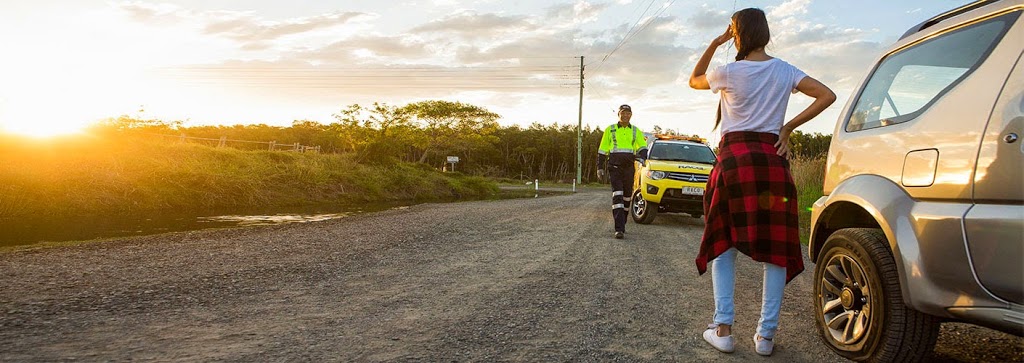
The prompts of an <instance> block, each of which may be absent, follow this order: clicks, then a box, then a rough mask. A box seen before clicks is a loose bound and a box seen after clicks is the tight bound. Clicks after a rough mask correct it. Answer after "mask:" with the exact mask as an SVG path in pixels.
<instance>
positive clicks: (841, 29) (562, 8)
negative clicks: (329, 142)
mask: <svg viewBox="0 0 1024 363" xmlns="http://www.w3.org/2000/svg"><path fill="white" fill-rule="evenodd" d="M968 2H970V1H968V0H901V1H889V0H863V1H837V0H817V1H815V0H751V1H740V0H736V1H686V0H605V1H598V0H591V1H584V0H577V1H558V0H521V1H514V0H479V1H462V0H394V1H391V0H374V1H364V0H349V1H310V0H295V1H287V2H285V1H276V0H169V1H97V0H65V1H58V0H34V1H28V0H15V1H3V2H2V3H0V45H2V47H3V56H2V57H0V80H2V82H0V130H2V131H7V132H14V133H19V134H26V135H51V134H60V133H68V132H74V131H76V130H80V129H81V128H82V127H83V126H84V125H88V124H90V123H92V122H95V121H97V120H100V119H103V118H107V117H116V116H119V115H129V116H133V117H141V118H146V119H160V120H165V121H183V122H184V124H185V125H186V126H196V125H214V124H224V125H234V124H259V123H262V124H268V125H279V126H288V125H291V123H292V121H294V120H311V121H317V122H321V123H325V124H327V123H331V122H334V121H336V120H335V119H334V117H333V115H334V114H338V113H340V111H341V110H342V109H344V108H346V106H348V105H351V104H360V105H363V106H369V105H372V104H373V103H374V102H380V103H386V104H390V105H397V106H401V105H405V104H408V103H412V102H417V101H423V100H448V101H460V102H464V103H470V104H473V105H477V106H481V107H484V108H486V109H488V110H490V111H492V112H495V113H498V114H499V115H501V116H502V118H501V119H500V120H499V121H498V122H499V123H500V124H502V125H522V126H528V125H530V124H532V123H540V124H544V125H551V124H560V125H566V124H570V125H575V124H576V123H577V122H578V117H579V107H580V90H579V83H580V79H579V78H580V58H579V57H580V56H582V57H583V64H584V78H585V79H584V89H583V104H582V114H583V118H582V122H583V124H584V126H585V127H586V126H596V127H603V126H606V125H609V124H611V123H613V122H615V119H616V116H615V112H616V109H617V107H618V105H620V104H623V103H627V104H630V105H631V106H632V109H633V123H634V124H635V125H637V126H639V127H640V128H642V129H644V130H651V129H652V128H653V127H654V126H655V125H657V126H659V127H661V128H663V129H673V130H676V131H677V132H681V133H684V134H697V135H701V136H705V137H709V138H713V137H714V134H713V133H712V130H711V129H712V127H713V125H714V116H715V107H717V105H718V101H717V95H715V94H712V93H711V92H710V91H698V90H693V89H690V88H689V86H688V85H687V80H688V78H689V75H690V72H691V71H692V69H693V66H694V64H695V63H696V61H697V58H698V57H699V56H700V54H701V53H702V52H703V51H704V49H705V48H706V47H707V44H708V43H709V42H710V40H711V39H712V38H714V37H715V36H717V35H718V34H721V32H722V31H724V30H725V28H726V26H727V25H728V23H729V16H730V15H731V14H732V13H733V12H734V11H735V10H740V9H743V8H747V7H757V8H761V9H763V10H765V12H766V14H767V17H768V22H769V26H770V28H771V32H772V41H771V43H770V44H769V46H768V48H767V52H768V53H769V55H772V56H774V57H778V58H780V59H783V60H785V61H787V62H789V63H790V64H793V65H795V66H796V67H798V68H800V69H802V70H804V71H805V72H806V73H807V74H808V75H809V76H811V77H814V78H816V79H818V80H820V81H822V82H823V83H824V84H826V85H827V86H829V87H830V88H832V90H833V91H835V93H836V95H837V96H838V100H837V101H836V102H835V103H834V104H833V105H832V106H831V107H830V108H829V109H827V110H826V111H825V112H824V113H822V114H821V115H820V116H818V117H817V118H816V119H814V120H812V121H811V122H809V123H807V124H805V125H804V126H802V127H801V128H800V129H799V130H801V131H804V132H808V133H813V132H817V133H823V134H830V133H832V131H833V129H834V126H835V123H836V120H837V118H838V116H839V112H840V111H841V110H842V108H843V106H844V105H845V103H846V101H847V100H848V98H849V97H850V93H851V92H852V91H853V88H854V87H856V86H857V85H858V84H859V82H860V81H861V80H862V79H863V77H864V76H865V75H866V72H867V71H868V70H869V68H870V67H871V65H872V64H873V62H874V61H875V60H877V59H878V57H879V56H880V55H881V53H882V51H883V50H884V49H886V48H887V47H888V46H889V45H890V44H892V43H893V42H895V41H896V40H897V39H898V38H899V36H900V35H902V34H903V33H904V32H905V31H906V29H907V28H909V27H910V26H913V25H915V24H918V23H920V22H921V21H923V20H926V19H928V18H930V17H931V16H934V15H936V14H939V13H942V12H944V11H946V10H949V9H952V8H955V7H957V6H960V5H962V4H965V3H968ZM735 54H736V52H735V49H733V48H731V43H730V45H726V46H723V47H721V48H719V49H718V51H717V52H716V55H715V57H714V60H713V61H712V67H714V66H716V65H721V64H723V63H725V62H726V61H729V60H731V58H732V57H734V56H735ZM810 101H811V99H810V98H808V97H802V96H799V95H797V96H794V97H792V99H791V102H790V107H789V113H788V116H789V117H792V116H793V115H796V114H797V113H798V112H799V111H800V110H802V109H803V108H804V107H806V106H807V105H808V104H810Z"/></svg>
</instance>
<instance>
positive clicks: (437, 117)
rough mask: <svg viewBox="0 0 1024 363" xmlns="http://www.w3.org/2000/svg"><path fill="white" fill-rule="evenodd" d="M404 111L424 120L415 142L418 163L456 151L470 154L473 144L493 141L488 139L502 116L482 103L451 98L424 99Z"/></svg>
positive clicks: (464, 154)
mask: <svg viewBox="0 0 1024 363" xmlns="http://www.w3.org/2000/svg"><path fill="white" fill-rule="evenodd" d="M404 109H405V111H407V112H408V113H410V114H412V115H414V116H415V119H416V121H418V122H419V123H421V125H420V126H421V128H420V133H421V136H420V137H418V138H416V144H417V146H418V147H419V149H420V151H421V154H420V157H419V160H418V161H419V162H421V163H425V162H427V160H428V159H429V160H443V158H444V157H445V156H446V155H449V154H452V153H455V154H462V155H460V156H463V157H467V159H468V155H466V153H467V152H468V151H470V150H472V148H473V147H474V146H480V145H481V144H482V143H488V142H492V141H493V139H491V138H489V136H490V135H491V134H493V133H494V131H495V130H496V129H497V128H498V123H497V120H498V119H499V118H501V116H500V115H498V114H496V113H493V112H490V111H488V110H487V109H485V108H483V107H479V106H474V105H470V104H465V103H462V102H450V101H422V102H416V103H411V104H408V105H406V106H405V107H404Z"/></svg>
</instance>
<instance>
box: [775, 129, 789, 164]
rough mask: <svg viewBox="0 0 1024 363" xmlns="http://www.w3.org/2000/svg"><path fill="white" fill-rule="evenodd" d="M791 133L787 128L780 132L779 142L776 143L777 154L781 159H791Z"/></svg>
mask: <svg viewBox="0 0 1024 363" xmlns="http://www.w3.org/2000/svg"><path fill="white" fill-rule="evenodd" d="M789 133H790V131H789V130H787V129H786V128H785V127H783V128H782V130H781V131H779V141H776V142H775V149H776V150H777V151H776V152H775V153H776V154H778V155H779V156H781V157H789Z"/></svg>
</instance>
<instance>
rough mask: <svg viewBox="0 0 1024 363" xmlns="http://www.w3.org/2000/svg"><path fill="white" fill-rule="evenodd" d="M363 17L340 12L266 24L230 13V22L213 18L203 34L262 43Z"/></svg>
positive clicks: (359, 14) (266, 22)
mask: <svg viewBox="0 0 1024 363" xmlns="http://www.w3.org/2000/svg"><path fill="white" fill-rule="evenodd" d="M364 15H366V14H364V13H360V12H338V13H330V14H323V15H317V16H311V17H304V18H296V19H289V20H286V21H280V22H278V21H264V20H262V19H261V18H259V17H255V16H252V15H249V14H245V13H237V14H228V16H229V17H230V18H228V19H223V20H218V19H211V20H210V21H209V23H207V24H206V26H205V27H204V32H205V33H206V34H211V35H220V36H224V37H227V38H230V39H234V40H237V41H241V42H261V41H269V40H274V39H278V38H281V37H284V36H287V35H293V34H301V33H306V32H310V31H314V30H318V29H325V28H330V27H333V26H337V25H343V24H346V23H348V22H349V21H351V20H353V19H355V18H358V17H360V16H364Z"/></svg>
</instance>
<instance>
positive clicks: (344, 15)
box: [117, 1, 372, 50]
mask: <svg viewBox="0 0 1024 363" xmlns="http://www.w3.org/2000/svg"><path fill="white" fill-rule="evenodd" d="M117 7H118V8H119V9H120V10H122V11H124V12H125V13H126V14H128V16H129V18H130V19H132V20H134V21H136V22H140V23H145V24H156V25H176V24H190V25H195V26H197V27H198V28H200V29H201V32H202V33H203V34H206V35H214V36H219V37H224V38H227V39H231V40H234V41H237V42H240V43H242V45H241V48H242V49H249V50H262V49H266V48H268V47H269V46H270V43H269V42H272V41H274V40H277V39H279V38H282V37H285V36H289V35H296V34H303V33H308V32H313V31H316V30H322V29H328V28H332V27H335V26H339V25H344V24H348V23H350V22H352V21H353V20H356V19H359V18H370V17H372V15H370V14H366V13H361V12H336V13H328V14H321V15H316V16H309V17H300V18H292V19H286V20H284V21H268V20H265V19H264V18H262V17H259V16H256V15H254V14H253V13H251V12H243V11H193V10H188V9H182V8H180V7H177V6H175V5H170V4H152V3H146V2H141V1H134V2H124V3H120V4H118V5H117Z"/></svg>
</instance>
